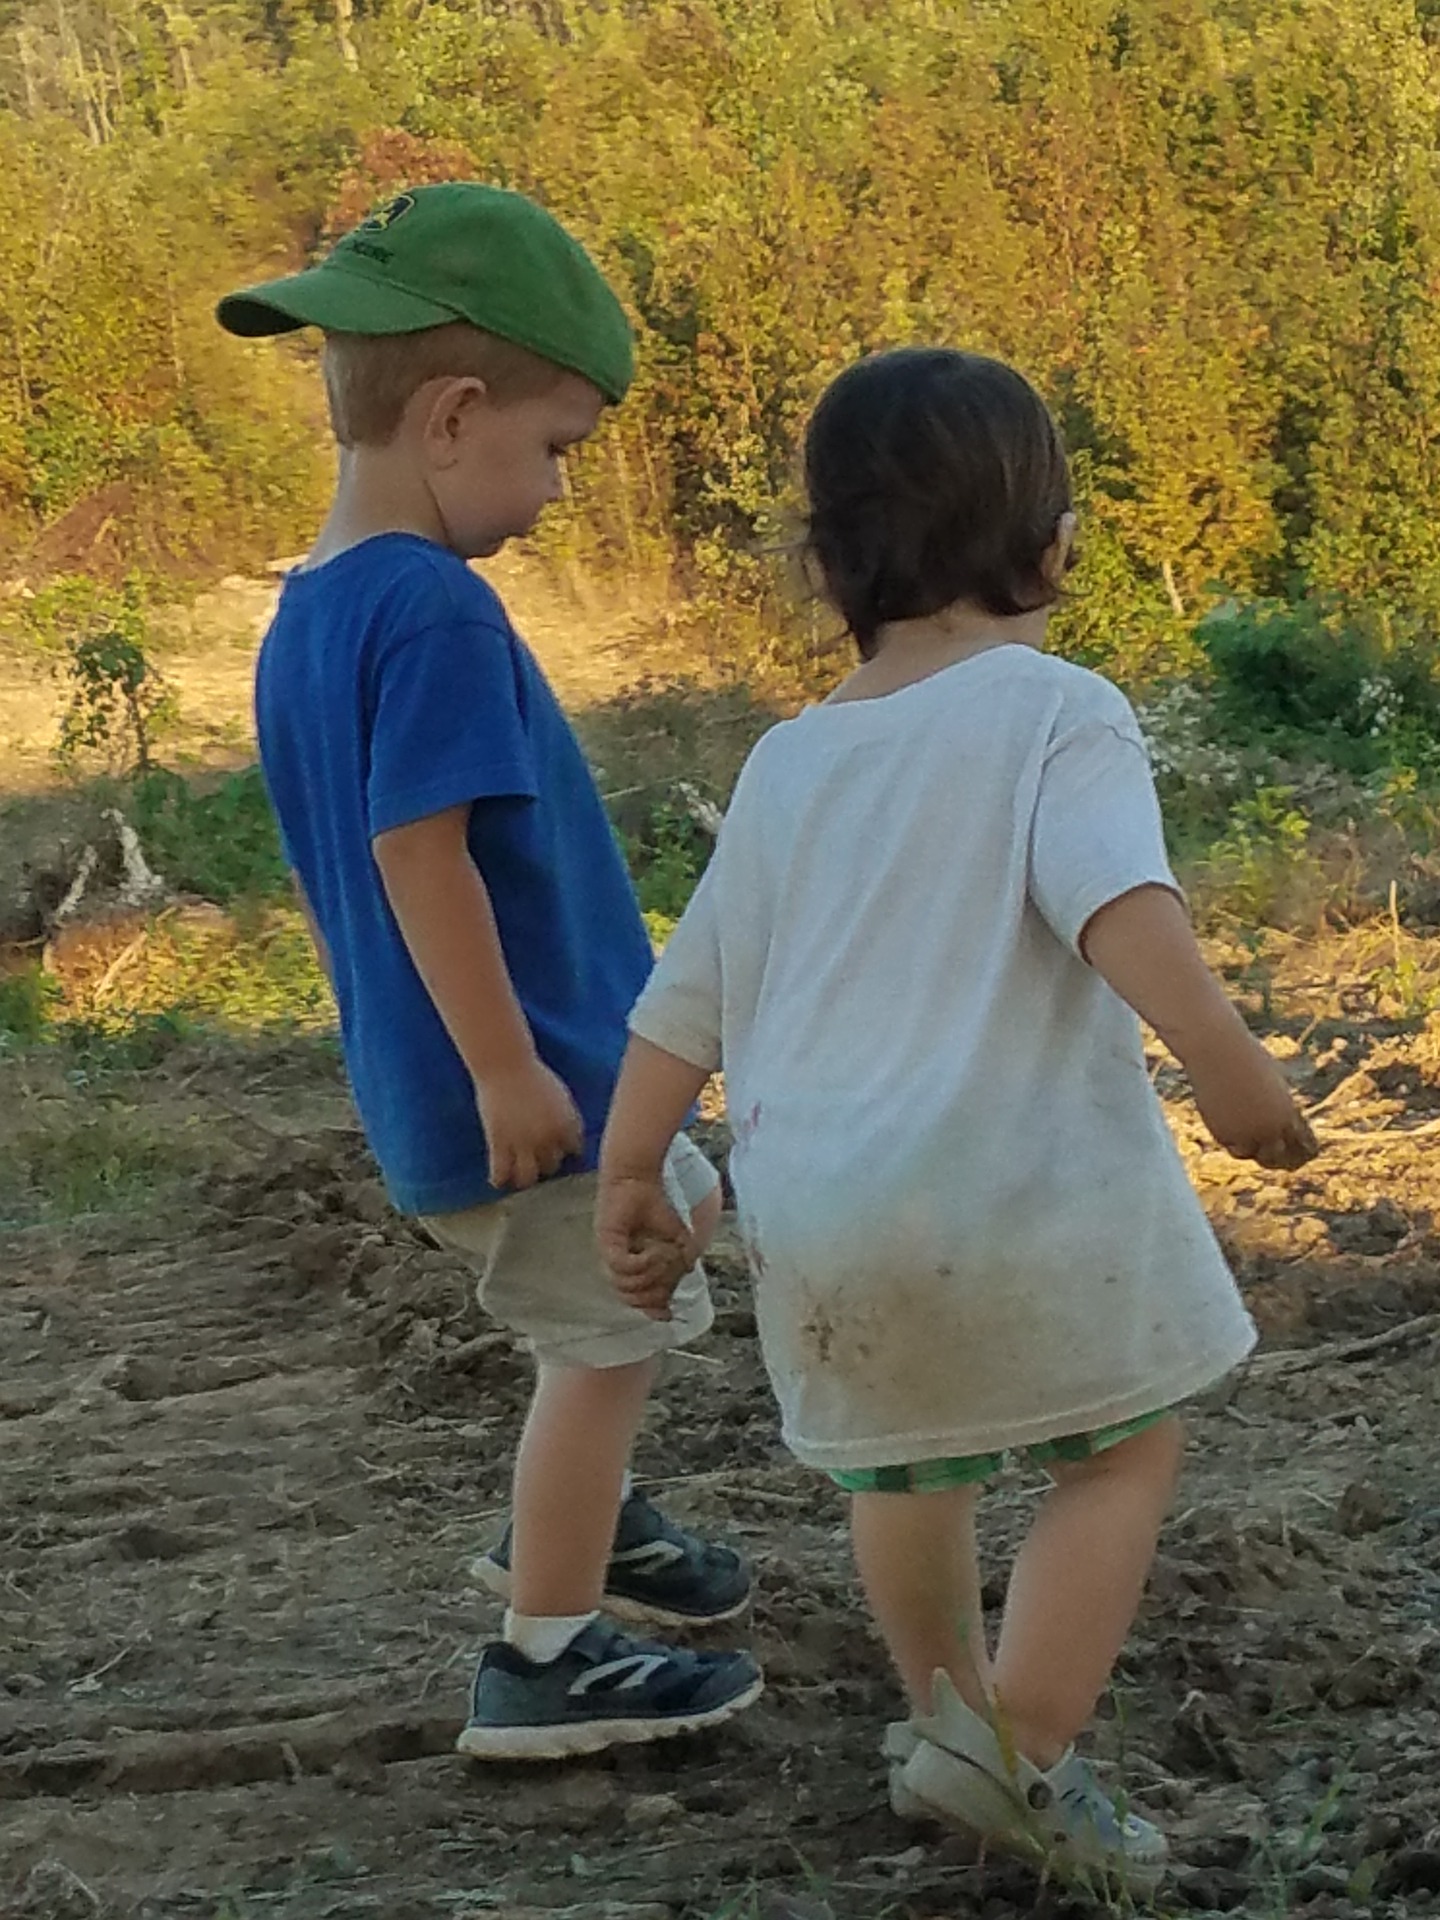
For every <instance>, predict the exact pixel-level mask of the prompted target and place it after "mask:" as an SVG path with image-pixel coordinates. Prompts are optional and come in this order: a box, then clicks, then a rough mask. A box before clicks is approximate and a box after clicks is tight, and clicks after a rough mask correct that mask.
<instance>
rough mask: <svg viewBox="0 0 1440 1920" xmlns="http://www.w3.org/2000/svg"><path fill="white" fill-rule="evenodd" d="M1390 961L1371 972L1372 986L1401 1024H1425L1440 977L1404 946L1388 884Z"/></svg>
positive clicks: (1437, 999)
mask: <svg viewBox="0 0 1440 1920" xmlns="http://www.w3.org/2000/svg"><path fill="white" fill-rule="evenodd" d="M1390 955H1391V957H1390V959H1389V961H1388V962H1387V963H1386V964H1385V965H1384V966H1382V967H1378V968H1377V969H1376V972H1375V986H1376V990H1377V992H1378V993H1379V994H1380V995H1381V997H1382V998H1383V999H1384V1000H1386V1001H1388V1002H1389V1003H1390V1004H1391V1006H1393V1008H1394V1010H1395V1012H1396V1013H1397V1014H1398V1016H1399V1018H1400V1019H1402V1020H1426V1019H1428V1018H1429V1017H1430V1015H1431V1014H1432V1013H1433V1012H1434V1011H1435V1010H1436V1008H1437V1007H1440V977H1437V975H1436V974H1435V973H1434V972H1433V971H1431V970H1429V969H1427V968H1426V967H1425V965H1424V964H1423V963H1422V961H1420V960H1419V959H1417V958H1416V956H1415V954H1414V953H1413V952H1412V951H1410V950H1409V949H1408V948H1407V946H1406V944H1405V934H1404V930H1403V928H1402V927H1401V925H1400V901H1399V891H1398V889H1397V887H1396V885H1395V882H1394V881H1393V880H1392V881H1391V883H1390Z"/></svg>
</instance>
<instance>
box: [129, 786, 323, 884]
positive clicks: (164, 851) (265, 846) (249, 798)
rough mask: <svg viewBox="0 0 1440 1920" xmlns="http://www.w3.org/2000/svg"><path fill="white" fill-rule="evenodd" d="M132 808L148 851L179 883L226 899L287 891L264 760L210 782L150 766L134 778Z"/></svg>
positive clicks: (153, 861) (170, 881) (159, 867)
mask: <svg viewBox="0 0 1440 1920" xmlns="http://www.w3.org/2000/svg"><path fill="white" fill-rule="evenodd" d="M126 810H127V811H128V813H129V815H130V818H131V819H132V821H133V822H134V825H135V831H136V832H137V833H138V834H139V836H140V842H141V845H142V846H143V847H144V849H145V854H146V857H147V859H149V861H150V862H151V864H152V865H153V866H154V867H155V868H156V869H157V870H158V871H159V872H160V873H162V874H164V876H165V879H166V881H167V882H168V884H169V885H170V886H171V887H173V888H175V889H177V890H178V891H180V892H182V893H195V894H199V895H200V897H201V898H202V899H205V900H213V901H215V902H216V904H217V905H219V906H228V905H229V904H230V903H231V902H232V901H235V900H273V899H279V898H282V897H284V896H286V895H288V893H289V889H290V876H289V870H288V868H287V866H286V864H285V856H284V855H283V854H282V852H281V851H280V837H279V834H278V832H277V830H276V826H275V816H274V814H273V813H272V812H271V809H270V800H269V796H268V795H267V793H266V791H265V781H264V777H263V775H262V774H261V771H260V769H259V767H258V766H251V767H245V768H243V769H242V770H241V771H240V772H239V773H232V774H227V775H226V777H225V778H224V779H223V780H221V781H219V782H218V783H214V782H212V783H209V784H204V783H199V782H196V781H192V780H187V779H185V778H184V777H183V776H182V775H180V774H178V773H173V772H171V771H170V770H169V769H168V768H166V767H151V768H150V769H148V770H147V771H145V772H142V773H140V774H139V775H138V776H137V777H136V779H135V780H134V781H133V783H132V786H131V794H130V802H129V806H128V808H127V809H126Z"/></svg>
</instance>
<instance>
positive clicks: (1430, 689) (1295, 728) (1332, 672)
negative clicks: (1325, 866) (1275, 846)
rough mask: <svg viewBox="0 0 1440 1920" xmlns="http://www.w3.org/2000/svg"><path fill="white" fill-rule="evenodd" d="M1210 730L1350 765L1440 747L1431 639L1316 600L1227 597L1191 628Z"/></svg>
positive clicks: (1360, 769) (1404, 759)
mask: <svg viewBox="0 0 1440 1920" xmlns="http://www.w3.org/2000/svg"><path fill="white" fill-rule="evenodd" d="M1196 637H1197V638H1198V640H1199V642H1200V644H1201V646H1202V647H1203V649H1204V653H1205V658H1206V661H1207V662H1208V665H1209V668H1210V673H1211V696H1212V700H1213V704H1214V719H1215V731H1216V735H1217V737H1218V738H1221V739H1224V740H1229V741H1231V742H1241V743H1243V742H1254V741H1257V740H1258V741H1263V742H1265V743H1266V744H1267V745H1269V746H1270V747H1271V748H1273V749H1274V750H1275V751H1278V752H1281V753H1288V754H1293V755H1295V756H1297V757H1299V758H1303V759H1308V760H1316V759H1320V760H1328V761H1330V762H1331V763H1332V764H1333V765H1335V766H1339V767H1343V768H1345V769H1346V770H1347V771H1349V772H1352V773H1368V772H1372V771H1374V770H1375V769H1376V768H1377V767H1381V766H1384V765H1387V764H1392V763H1396V762H1398V763H1400V764H1413V763H1414V761H1415V760H1416V758H1417V757H1418V758H1420V759H1425V758H1429V759H1431V760H1433V759H1435V758H1436V757H1437V755H1440V676H1437V671H1436V651H1435V646H1434V642H1433V641H1432V640H1430V639H1429V638H1428V636H1421V635H1418V634H1413V633H1407V634H1404V635H1402V636H1400V637H1399V638H1395V639H1387V637H1386V636H1384V635H1383V634H1381V633H1380V632H1378V631H1376V630H1375V628H1374V627H1373V626H1371V625H1368V624H1362V623H1361V621H1360V620H1359V619H1358V618H1355V617H1349V618H1347V617H1345V616H1343V615H1342V614H1341V612H1340V611H1339V610H1338V609H1337V608H1335V607H1333V606H1328V605H1326V604H1324V603H1322V602H1320V601H1317V600H1315V599H1313V598H1311V599H1301V600H1297V601H1293V602H1282V601H1275V600H1254V601H1248V602H1234V601H1228V602H1225V603H1223V604H1222V605H1221V606H1220V607H1218V608H1216V609H1215V610H1214V611H1213V612H1212V613H1210V614H1209V615H1208V616H1207V617H1206V618H1205V619H1203V620H1202V621H1201V622H1200V623H1199V626H1198V627H1197V629H1196Z"/></svg>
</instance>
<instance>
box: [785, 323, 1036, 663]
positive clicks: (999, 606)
mask: <svg viewBox="0 0 1440 1920" xmlns="http://www.w3.org/2000/svg"><path fill="white" fill-rule="evenodd" d="M805 489H806V493H807V495H808V498H809V508H810V513H809V522H808V527H807V533H806V548H807V551H808V553H809V554H810V556H811V557H812V558H813V560H814V561H815V562H816V564H817V565H818V567H819V570H820V575H821V579H822V581H823V585H824V592H825V596H826V598H827V599H828V600H830V601H831V603H832V604H833V605H834V606H835V608H836V609H837V610H838V612H839V613H840V614H841V616H842V617H843V619H844V621H845V624H846V626H847V627H848V628H849V629H850V631H851V633H852V634H853V635H854V636H855V640H856V642H857V644H858V646H859V648H860V652H861V653H862V654H863V655H864V656H866V657H867V658H868V657H869V656H870V655H871V654H872V653H873V652H874V651H875V641H876V636H877V634H878V633H879V631H880V629H881V627H883V626H884V625H885V624H886V622H887V621H891V620H916V619H923V618H924V617H925V616H926V615H929V614H932V613H939V612H940V611H941V609H942V608H944V607H948V606H951V605H952V604H953V603H954V602H955V601H957V600H970V601H973V602H974V603H975V604H976V605H977V606H981V607H984V608H985V609H986V611H987V612H989V613H993V614H996V615H999V616H1008V615H1013V614H1018V613H1028V612H1031V611H1032V610H1033V609H1035V608H1037V607H1043V606H1048V605H1049V604H1050V603H1051V602H1053V601H1054V600H1056V599H1057V598H1058V597H1059V592H1058V589H1057V588H1056V587H1054V586H1053V585H1052V584H1051V583H1050V582H1049V581H1048V580H1046V578H1045V576H1044V574H1043V573H1042V571H1041V566H1040V563H1041V560H1042V558H1043V557H1044V554H1045V551H1046V549H1047V548H1048V547H1049V546H1050V545H1051V543H1052V542H1053V541H1054V539H1055V533H1056V526H1057V523H1058V521H1059V519H1060V516H1061V515H1062V514H1063V513H1066V512H1068V511H1069V508H1070V504H1071V494H1070V474H1069V469H1068V468H1067V466H1066V462H1065V447H1064V443H1063V441H1062V440H1061V437H1060V429H1059V428H1058V427H1057V426H1056V424H1055V422H1054V420H1052V419H1051V417H1050V413H1049V410H1048V408H1047V407H1046V405H1045V402H1044V401H1043V400H1042V399H1041V398H1040V396H1039V394H1038V393H1036V391H1035V389H1034V388H1033V387H1032V386H1031V385H1030V383H1029V381H1028V380H1026V379H1025V378H1024V377H1023V376H1022V375H1020V374H1018V373H1016V372H1015V370H1014V369H1013V368H1012V367H1007V366H1005V365H1004V364H1003V363H1002V362H1001V361H999V360H989V359H986V358H985V356H984V355H983V354H978V353H959V352H956V351H954V350H953V349H951V348H947V347H901V348H898V349H896V350H895V351H894V352H891V353H877V354H872V355H871V356H870V357H869V358H868V359H865V360H861V361H858V362H857V363H856V365H854V366H853V367H849V368H847V369H846V371H845V372H844V373H842V374H841V375H840V376H839V378H838V379H836V380H835V381H833V382H832V383H831V385H830V386H829V387H828V388H827V389H826V391H825V392H824V394H822V396H821V398H820V403H819V405H818V406H817V407H816V409H815V412H814V414H813V415H812V417H811V420H810V426H809V429H808V431H807V433H806V435H805Z"/></svg>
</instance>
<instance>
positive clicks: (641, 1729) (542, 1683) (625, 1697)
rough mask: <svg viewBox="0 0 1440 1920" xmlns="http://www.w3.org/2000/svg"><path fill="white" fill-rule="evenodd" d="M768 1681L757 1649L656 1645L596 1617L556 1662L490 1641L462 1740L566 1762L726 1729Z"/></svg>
mask: <svg viewBox="0 0 1440 1920" xmlns="http://www.w3.org/2000/svg"><path fill="white" fill-rule="evenodd" d="M764 1686H765V1682H764V1680H763V1678H762V1677H761V1673H760V1669H759V1667H757V1666H756V1664H755V1662H754V1661H753V1660H752V1659H751V1658H750V1656H749V1654H748V1653H692V1652H691V1651H690V1650H689V1649H688V1648H684V1647H662V1646H656V1645H653V1644H652V1643H651V1642H649V1641H646V1640H632V1639H631V1638H630V1637H629V1636H628V1635H627V1634H623V1633H621V1632H620V1630H619V1629H618V1628H617V1627H612V1626H610V1625H609V1623H608V1622H607V1621H604V1620H592V1621H591V1622H590V1625H589V1626H588V1627H584V1628H582V1629H581V1631H580V1632H579V1633H578V1634H577V1635H576V1636H575V1638H574V1639H573V1640H572V1641H571V1642H570V1645H569V1646H568V1647H567V1648H566V1649H565V1651H564V1653H562V1654H561V1655H560V1656H559V1658H558V1659H556V1660H547V1661H543V1662H542V1661H536V1660H529V1659H527V1658H526V1657H525V1655H524V1654H523V1653H521V1652H520V1651H519V1650H518V1649H517V1648H515V1647H512V1646H509V1645H508V1644H506V1643H505V1642H504V1641H497V1642H495V1644H494V1645H493V1646H489V1647H487V1648H486V1649H485V1651H484V1653H483V1654H482V1655H481V1657H480V1666H479V1669H478V1670H477V1672H476V1675H475V1686H474V1690H473V1692H472V1694H471V1702H470V1719H469V1722H468V1723H467V1725H466V1727H465V1730H464V1731H463V1732H462V1733H461V1735H460V1737H459V1739H458V1740H457V1741H456V1742H455V1746H456V1750H457V1751H458V1752H460V1753H464V1754H468V1755H469V1756H470V1757H471V1758H472V1759H474V1760H565V1759H569V1758H571V1757H572V1756H573V1755H575V1754H582V1753H599V1752H601V1751H602V1750H603V1749H604V1748H606V1747H618V1746H632V1745H639V1744H640V1743H641V1742H643V1741H647V1740H666V1739H671V1738H673V1737H674V1736H675V1735H676V1734H681V1733H700V1732H702V1731H703V1730H704V1729H705V1728H706V1727H718V1726H719V1725H721V1723H722V1722H723V1721H726V1720H729V1719H731V1718H733V1716H734V1715H735V1714H737V1713H740V1712H741V1711H743V1709H744V1708H746V1707H748V1706H750V1705H751V1704H752V1703H753V1702H754V1701H756V1700H758V1699H759V1698H760V1695H761V1692H762V1691H763V1690H764Z"/></svg>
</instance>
